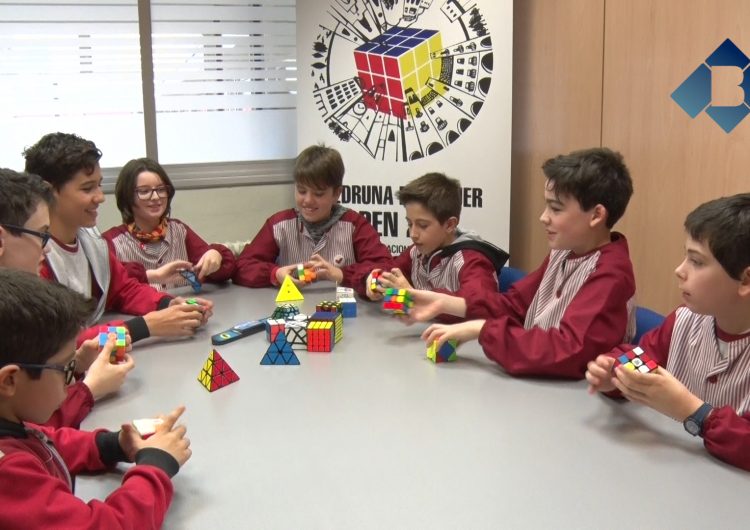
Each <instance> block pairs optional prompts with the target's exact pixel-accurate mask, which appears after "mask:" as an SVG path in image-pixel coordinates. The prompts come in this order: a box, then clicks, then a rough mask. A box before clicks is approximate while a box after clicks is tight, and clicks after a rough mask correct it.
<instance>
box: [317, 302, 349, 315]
mask: <svg viewBox="0 0 750 530" xmlns="http://www.w3.org/2000/svg"><path fill="white" fill-rule="evenodd" d="M315 311H324V312H327V313H342V312H343V311H344V308H343V306H342V304H341V302H340V301H339V300H334V301H331V300H324V301H322V302H320V303H319V304H318V305H316V306H315Z"/></svg>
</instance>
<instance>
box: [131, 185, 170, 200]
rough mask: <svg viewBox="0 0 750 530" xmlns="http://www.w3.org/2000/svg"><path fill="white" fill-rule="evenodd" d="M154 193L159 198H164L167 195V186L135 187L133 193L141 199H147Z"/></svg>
mask: <svg viewBox="0 0 750 530" xmlns="http://www.w3.org/2000/svg"><path fill="white" fill-rule="evenodd" d="M154 193H156V196H157V197H158V198H160V199H166V198H167V197H169V186H158V187H156V188H136V189H135V195H136V197H138V198H139V199H141V200H142V201H147V200H149V199H150V198H151V197H152V196H153V195H154Z"/></svg>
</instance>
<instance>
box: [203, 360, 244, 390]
mask: <svg viewBox="0 0 750 530" xmlns="http://www.w3.org/2000/svg"><path fill="white" fill-rule="evenodd" d="M239 380H240V377H239V376H238V375H237V373H236V372H235V371H234V370H232V368H231V367H230V366H229V365H228V364H227V362H226V361H225V360H224V358H223V357H222V356H221V355H219V352H217V351H216V350H211V353H209V354H208V359H206V362H205V364H204V365H203V368H202V369H201V373H200V374H198V381H199V382H200V384H201V385H203V388H205V389H206V390H208V391H209V392H213V391H214V390H218V389H220V388H223V387H225V386H227V385H230V384H232V383H234V382H235V381H239Z"/></svg>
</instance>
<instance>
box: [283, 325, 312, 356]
mask: <svg viewBox="0 0 750 530" xmlns="http://www.w3.org/2000/svg"><path fill="white" fill-rule="evenodd" d="M284 334H285V335H286V340H287V342H288V343H289V344H291V346H292V349H293V350H306V349H307V320H303V321H298V320H288V321H287V323H286V329H285V330H284Z"/></svg>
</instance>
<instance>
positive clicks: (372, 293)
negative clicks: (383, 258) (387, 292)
mask: <svg viewBox="0 0 750 530" xmlns="http://www.w3.org/2000/svg"><path fill="white" fill-rule="evenodd" d="M382 272H383V271H382V269H373V270H372V272H371V273H370V274H369V275H368V276H367V280H365V294H366V295H367V298H369V299H370V300H372V301H374V302H377V301H378V300H382V299H383V290H384V289H383V288H382V287H381V286H380V285H378V286H377V287H375V290H372V289H371V288H370V285H371V284H372V276H373V274H378V273H382Z"/></svg>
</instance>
